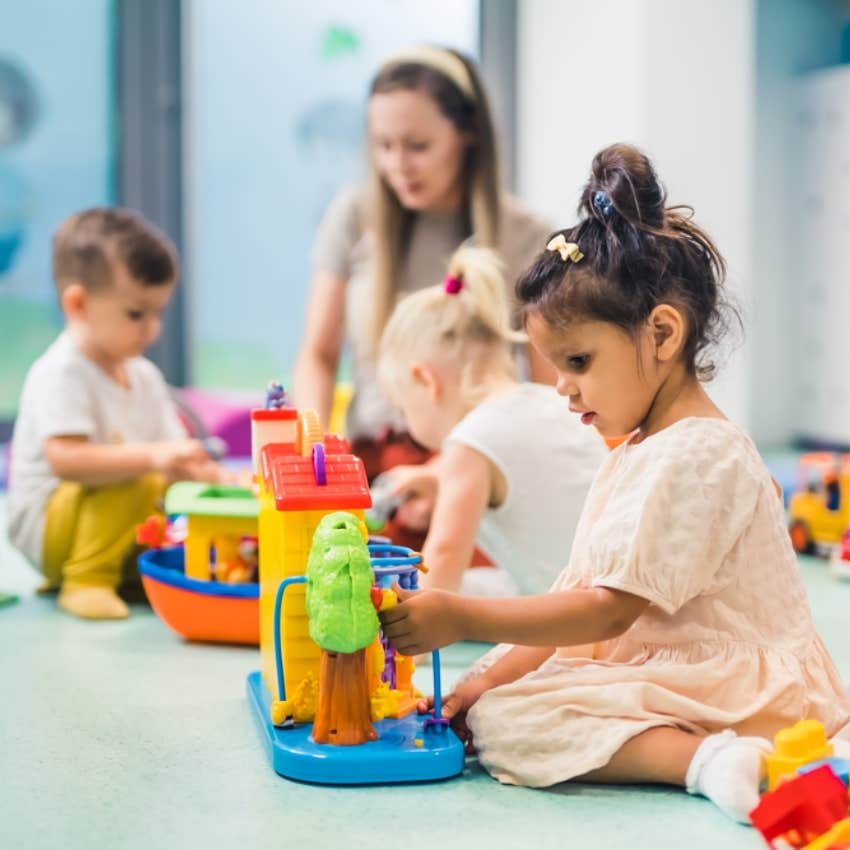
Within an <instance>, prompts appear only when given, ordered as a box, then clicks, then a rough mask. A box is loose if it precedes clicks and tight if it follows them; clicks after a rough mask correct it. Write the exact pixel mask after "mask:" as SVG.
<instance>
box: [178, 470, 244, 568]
mask: <svg viewBox="0 0 850 850" xmlns="http://www.w3.org/2000/svg"><path fill="white" fill-rule="evenodd" d="M165 511H166V513H168V514H184V515H185V516H186V518H187V531H186V541H185V548H186V567H185V570H186V576H187V578H195V579H199V580H208V579H210V578H211V577H212V575H213V573H214V571H211V569H210V547H213V548H214V549H215V551H216V563H222V564H223V563H226V562H227V563H229V562H235V561H236V560H237V555H238V547H239V542H240V540H241V539H242V538H243V537H256V536H257V516H258V514H259V505H258V503H257V497H256V496H255V495H254V494H253V493H252V492H251V491H250V490H246V489H245V488H244V487H227V486H222V485H219V484H205V483H203V482H199V481H179V482H177V483H176V484H172V485H171V486H170V487H169V488H168V491H167V492H166V494H165Z"/></svg>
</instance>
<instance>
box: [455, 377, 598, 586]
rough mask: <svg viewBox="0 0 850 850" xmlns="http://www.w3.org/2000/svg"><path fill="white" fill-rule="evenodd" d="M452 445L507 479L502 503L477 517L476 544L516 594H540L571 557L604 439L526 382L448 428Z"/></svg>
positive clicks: (553, 396)
mask: <svg viewBox="0 0 850 850" xmlns="http://www.w3.org/2000/svg"><path fill="white" fill-rule="evenodd" d="M451 442H454V443H461V444H463V445H466V446H469V447H470V448H473V449H475V450H476V451H478V452H480V453H481V454H482V455H484V457H486V458H488V459H489V460H490V461H491V462H492V463H493V464H494V465H495V466H496V468H497V469H499V470H500V471H501V473H502V475H503V476H504V478H505V482H506V484H507V493H506V495H505V500H504V502H502V504H501V505H499V507H497V508H488V509H487V510H486V511H485V512H484V515H483V516H482V518H481V523H480V525H479V527H478V536H477V542H478V545H479V546H481V548H482V549H483V550H484V551H485V552H486V553H487V554H488V555H489V556H490V557H491V558H492V559H493V560H494V561H495V563H496V565H497V567H500V568H504V569H505V570H507V571H508V572H509V573H510V575H511V577H512V578H513V579H514V581H515V582H516V584H517V586H518V587H519V589H520V590H521V591H522V592H523V593H544V592H545V591H547V590H548V589H549V588H550V586H551V585H552V582H553V581H554V580H555V578H557V576H558V574H559V573H560V572H561V570H562V569H563V567H564V565H565V564H566V563H567V562H568V561H569V559H570V550H571V547H572V543H573V535H574V533H575V529H576V525H577V524H578V520H579V516H580V515H581V511H582V507H583V505H584V499H585V496H586V495H587V492H588V490H589V489H590V484H591V482H592V481H593V478H594V476H595V475H596V471H597V470H598V469H599V467H600V465H601V463H602V460H603V459H604V458H605V456H606V455H607V454H608V449H607V447H606V445H605V442H604V441H603V440H602V438H601V437H600V436H599V433H598V432H597V431H596V430H595V429H594V428H592V427H588V426H586V425H582V424H581V421H580V420H579V418H578V416H576V415H575V414H574V413H570V411H569V406H568V403H567V400H566V399H565V398H563V397H561V396H559V395H558V394H557V392H556V391H555V389H554V387H550V386H545V385H542V384H531V383H522V384H518V385H517V387H516V388H515V389H512V390H509V391H508V392H505V393H502V394H500V395H497V396H494V397H493V398H490V399H487V400H486V401H485V402H483V403H482V404H480V405H479V406H478V407H476V408H475V409H474V410H473V411H471V412H470V413H468V414H467V415H466V416H465V417H464V418H463V419H462V420H461V421H460V422H459V423H458V424H457V425H456V426H455V427H454V428H453V429H452V431H451V433H450V434H449V436H448V437H447V439H446V443H451Z"/></svg>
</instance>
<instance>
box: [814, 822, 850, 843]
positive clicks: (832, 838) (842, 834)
mask: <svg viewBox="0 0 850 850" xmlns="http://www.w3.org/2000/svg"><path fill="white" fill-rule="evenodd" d="M846 842H850V818H845V819H844V820H840V821H838V823H836V824H834V825H833V826H832V828H831V829H830V830H829V831H828V832H825V833H824V834H823V835H821V836H820V837H819V838H816V839H815V840H814V841H812V842H811V843H810V844H807V845H806V846H805V847H804V848H803V850H831V848H832V847H841V846H843V845H844V843H846Z"/></svg>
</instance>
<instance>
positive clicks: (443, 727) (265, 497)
mask: <svg viewBox="0 0 850 850" xmlns="http://www.w3.org/2000/svg"><path fill="white" fill-rule="evenodd" d="M261 413H263V414H264V415H263V416H259V417H257V419H256V420H255V422H254V426H255V427H254V445H253V453H254V457H255V458H256V461H257V470H258V475H257V486H258V491H259V505H260V512H259V540H260V561H261V570H260V621H261V625H260V655H261V662H262V669H261V670H260V671H257V672H255V673H252V674H250V675H249V677H248V681H247V691H248V699H249V704H250V706H251V710H252V713H253V715H254V718H255V720H256V722H257V724H258V727H259V729H260V734H261V737H262V740H263V743H264V745H265V748H266V752H267V755H268V757H269V760H270V761H271V763H272V766H273V768H274V770H275V771H276V772H277V773H279V774H281V775H283V776H286V777H288V778H291V779H297V780H301V781H307V782H316V783H322V784H340V785H347V784H364V783H390V782H413V781H421V780H433V779H444V778H447V777H450V776H454V775H457V774H458V773H460V772H461V771H462V769H463V759H464V753H463V746H462V744H461V742H460V740H459V739H458V738H457V736H456V735H455V734H454V732H453V731H452V730H451V729H450V728H449V727H448V723H447V722H446V721H445V720H444V719H443V718H441V717H440V697H439V693H440V687H439V670H440V666H439V655H438V654H435V656H434V677H435V682H434V684H435V687H434V692H435V702H436V711H435V717H421V716H419V715H417V714H416V713H415V708H416V703H417V695H416V693H415V691H414V688H413V682H412V674H413V661H412V659H410V658H407V657H405V656H401V655H399V654H397V653H395V652H394V651H393V650H392V649H391V647H389V646H388V645H387V644H386V643H385V642H383V641H382V639H381V635H380V632H379V629H378V619H377V615H376V610H379V609H381V608H382V607H389V606H391V605H393V604H395V594H394V593H393V591H392V590H391V585H392V583H393V581H398V582H399V584H401V586H403V587H405V586H406V587H411V588H415V587H416V578H415V577H416V574H417V572H418V571H419V569H421V568H422V557H421V555H419V554H418V553H414V552H412V551H411V550H409V549H404V548H402V547H395V546H392V545H391V544H388V543H385V542H378V543H371V544H368V543H367V532H366V527H365V523H364V511H365V509H366V508H368V507H370V505H371V498H370V495H369V487H368V483H367V481H366V473H365V470H364V467H363V463H362V461H361V460H360V459H359V458H357V457H355V456H354V455H351V454H350V453H349V450H348V444H347V443H346V442H345V441H344V440H342V439H341V438H339V437H334V436H331V435H322V433H321V429H320V428H319V426H318V420H317V418H316V416H315V414H314V413H313V412H312V411H305V412H303V413H301V414H300V415H299V414H297V413H296V414H294V415H291V414H292V412H291V411H290V410H280V411H272V410H268V411H261ZM271 414H278V415H271ZM283 414H286V415H283ZM308 587H309V595H308Z"/></svg>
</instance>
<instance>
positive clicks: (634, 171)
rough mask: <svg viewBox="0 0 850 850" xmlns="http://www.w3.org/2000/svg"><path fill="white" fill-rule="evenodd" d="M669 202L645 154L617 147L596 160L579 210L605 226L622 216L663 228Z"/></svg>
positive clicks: (598, 155) (651, 226)
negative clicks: (666, 203)
mask: <svg viewBox="0 0 850 850" xmlns="http://www.w3.org/2000/svg"><path fill="white" fill-rule="evenodd" d="M666 200H667V199H666V196H665V193H664V189H663V188H662V186H661V184H660V183H659V181H658V177H657V175H656V173H655V169H654V168H653V167H652V163H651V162H650V161H649V159H648V158H647V157H646V155H645V154H643V153H641V151H639V150H638V149H637V148H634V147H632V146H631V145H625V144H616V145H611V146H609V147H607V148H604V149H603V150H601V151H600V152H599V153H598V154H596V156H595V157H594V159H593V166H592V167H591V175H590V180H588V182H587V186H586V187H585V190H584V193H583V195H582V200H581V204H580V209H581V210H583V211H584V212H585V213H586V214H587V215H588V216H590V217H593V218H596V219H598V220H599V221H601V222H602V223H604V224H607V223H609V222H611V221H612V220H613V219H614V218H615V217H616V216H617V215H619V216H621V217H622V218H624V219H625V220H626V221H628V222H629V223H630V224H633V225H635V226H636V227H641V225H643V226H648V227H650V228H661V227H662V226H663V224H664V207H665V202H666Z"/></svg>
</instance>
